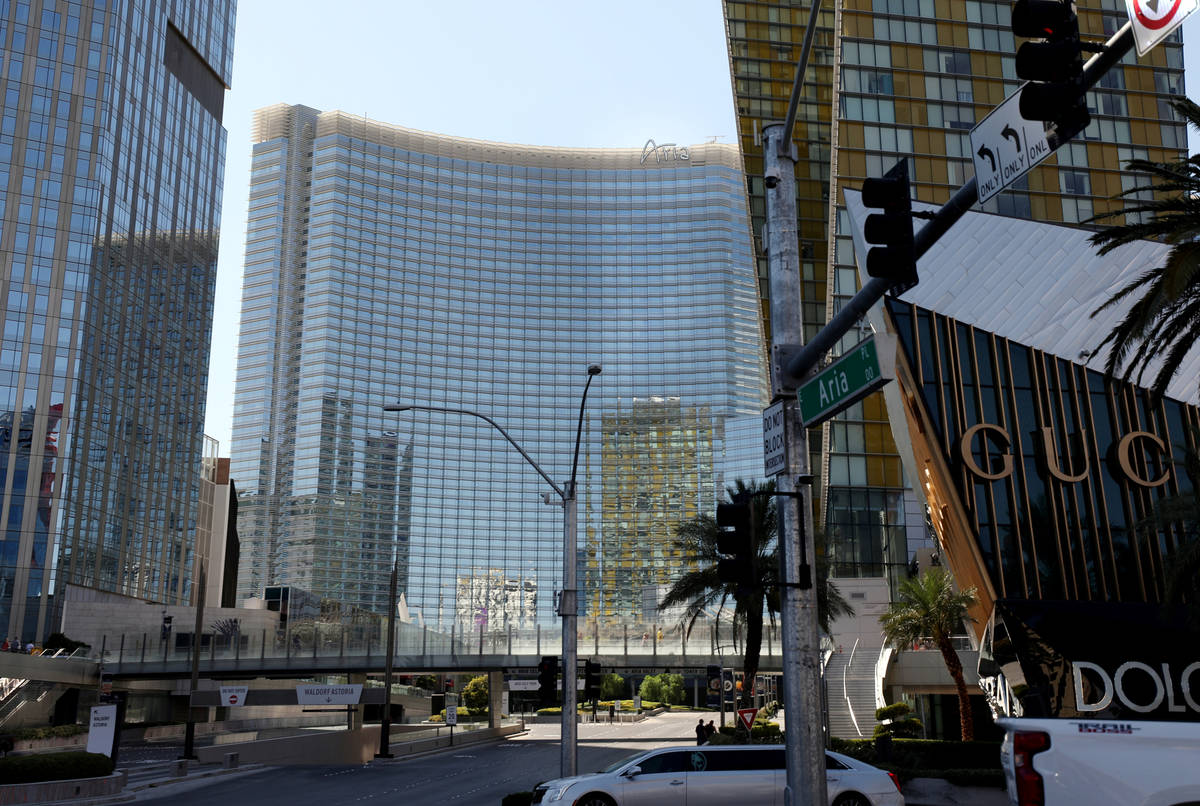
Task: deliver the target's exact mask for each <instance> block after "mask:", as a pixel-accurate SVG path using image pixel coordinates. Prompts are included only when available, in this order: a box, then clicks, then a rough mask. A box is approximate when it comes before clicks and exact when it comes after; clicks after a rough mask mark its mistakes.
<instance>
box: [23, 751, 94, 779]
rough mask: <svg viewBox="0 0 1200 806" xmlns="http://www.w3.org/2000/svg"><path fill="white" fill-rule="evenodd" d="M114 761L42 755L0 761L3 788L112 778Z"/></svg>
mask: <svg viewBox="0 0 1200 806" xmlns="http://www.w3.org/2000/svg"><path fill="white" fill-rule="evenodd" d="M112 771H113V762H112V759H111V758H109V757H108V756H103V755H100V754H99V753H82V752H70V753H41V754H39V755H33V756H9V757H7V758H3V759H0V784H29V783H35V782H37V781H66V780H69V779H71V778H99V777H101V776H105V775H111V774H112Z"/></svg>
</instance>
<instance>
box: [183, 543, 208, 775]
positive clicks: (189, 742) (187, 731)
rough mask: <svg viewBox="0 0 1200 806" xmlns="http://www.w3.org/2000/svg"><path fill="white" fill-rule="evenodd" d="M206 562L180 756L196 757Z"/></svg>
mask: <svg viewBox="0 0 1200 806" xmlns="http://www.w3.org/2000/svg"><path fill="white" fill-rule="evenodd" d="M206 584H207V583H206V582H205V563H204V561H203V560H201V561H200V584H199V586H198V587H197V588H196V589H195V590H196V628H195V629H194V630H192V684H191V690H190V691H189V692H188V720H187V726H186V727H185V728H184V732H183V755H181V756H180V758H187V759H194V758H196V709H195V707H193V706H192V698H193V697H195V696H196V689H197V688H198V687H199V686H200V632H201V630H203V629H204V589H205V586H206Z"/></svg>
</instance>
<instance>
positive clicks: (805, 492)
mask: <svg viewBox="0 0 1200 806" xmlns="http://www.w3.org/2000/svg"><path fill="white" fill-rule="evenodd" d="M810 27H811V26H810ZM763 138H764V139H763V158H764V163H763V164H764V168H765V173H766V176H767V177H768V182H767V191H766V201H767V234H766V239H767V242H766V249H767V272H768V282H769V284H770V291H771V397H772V400H773V401H782V402H783V416H784V439H785V441H786V444H787V451H786V461H787V465H786V467H785V469H784V471H783V473H781V474H780V475H779V477H778V479H777V480H776V483H775V488H776V490H777V491H778V492H779V493H781V494H782V495H781V496H780V498H779V503H778V511H779V548H780V563H781V565H782V568H781V569H780V578H781V579H782V580H783V584H782V585H780V588H781V590H780V625H781V628H782V631H783V636H782V638H783V680H784V692H783V711H784V717H785V723H784V726H785V737H784V741H785V754H786V757H787V786H786V788H785V789H784V804H785V806H799V805H800V804H803V805H804V806H821V805H823V804H825V803H827V802H828V797H827V795H826V792H827V790H826V786H825V737H824V736H823V735H822V726H823V724H824V720H823V719H822V715H821V655H820V635H819V632H818V627H817V597H816V590H815V588H814V585H813V574H812V570H811V569H812V564H811V562H806V563H805V566H806V567H805V568H804V569H801V563H800V561H801V558H811V557H815V556H816V555H815V549H814V546H813V537H812V473H811V472H810V470H809V459H808V434H807V432H806V430H805V428H804V424H803V423H802V422H801V421H800V406H799V402H798V401H797V399H796V387H795V384H794V383H791V382H790V379H789V378H788V377H787V375H786V374H785V371H784V368H783V365H782V363H781V360H782V358H781V357H782V355H783V354H784V353H785V352H786V350H787V348H790V347H792V346H795V345H800V344H802V343H803V341H804V320H803V315H802V313H801V310H802V309H801V307H800V251H799V247H800V242H799V238H798V233H797V229H796V148H795V146H794V145H793V144H792V138H791V132H790V131H789V127H788V126H786V125H784V124H782V123H775V124H770V125H767V126H765V127H764V128H763ZM804 571H806V572H807V573H803V572H804ZM805 577H807V578H805Z"/></svg>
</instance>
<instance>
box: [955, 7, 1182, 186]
mask: <svg viewBox="0 0 1200 806" xmlns="http://www.w3.org/2000/svg"><path fill="white" fill-rule="evenodd" d="M1194 1H1195V0H1193V2H1194ZM1131 2H1132V0H1131ZM1159 2H1165V0H1159ZM1023 86H1024V85H1022V87H1023ZM1051 152H1052V149H1051V148H1050V143H1049V141H1047V140H1046V126H1045V124H1044V123H1043V122H1042V121H1032V120H1026V119H1025V118H1023V117H1021V90H1020V89H1018V90H1017V91H1016V92H1015V93H1013V94H1012V95H1010V96H1008V98H1006V99H1005V100H1004V103H1002V104H1000V105H999V106H997V107H996V108H995V109H993V110H992V111H991V112H989V113H988V116H987V117H985V118H984V119H983V120H981V121H979V123H978V124H976V126H975V128H974V129H971V156H972V158H973V159H974V160H975V180H976V183H977V184H978V187H979V203H980V204H983V203H984V202H985V201H987V200H988V199H990V198H992V197H993V196H995V195H996V194H997V193H999V192H1000V191H1001V190H1003V189H1004V188H1006V187H1008V186H1009V185H1010V184H1012V183H1013V182H1015V181H1016V180H1017V179H1020V178H1021V177H1022V176H1024V175H1025V174H1026V173H1028V172H1029V169H1031V168H1032V167H1033V166H1035V165H1037V164H1038V163H1039V162H1041V161H1042V160H1044V159H1046V157H1048V156H1050V154H1051Z"/></svg>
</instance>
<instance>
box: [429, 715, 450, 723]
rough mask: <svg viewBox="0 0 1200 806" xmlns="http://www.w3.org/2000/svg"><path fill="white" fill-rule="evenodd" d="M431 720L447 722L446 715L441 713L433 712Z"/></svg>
mask: <svg viewBox="0 0 1200 806" xmlns="http://www.w3.org/2000/svg"><path fill="white" fill-rule="evenodd" d="M429 721H430V722H445V721H446V717H444V716H442V715H441V714H433V715H432V716H430V717H429Z"/></svg>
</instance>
